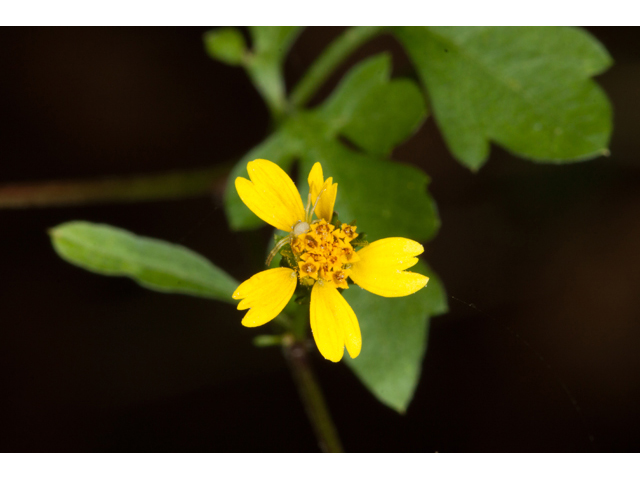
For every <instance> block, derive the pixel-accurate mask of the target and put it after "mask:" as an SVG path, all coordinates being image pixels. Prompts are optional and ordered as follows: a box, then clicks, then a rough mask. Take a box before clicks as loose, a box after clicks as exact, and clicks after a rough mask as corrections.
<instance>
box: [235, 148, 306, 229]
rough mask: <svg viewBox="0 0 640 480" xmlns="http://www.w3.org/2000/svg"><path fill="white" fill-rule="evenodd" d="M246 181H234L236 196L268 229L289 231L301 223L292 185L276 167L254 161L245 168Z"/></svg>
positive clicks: (299, 204) (299, 202)
mask: <svg viewBox="0 0 640 480" xmlns="http://www.w3.org/2000/svg"><path fill="white" fill-rule="evenodd" d="M247 172H249V178H251V181H249V180H247V179H246V178H242V177H238V178H236V182H235V183H236V190H237V191H238V195H240V198H241V199H242V201H243V202H244V204H245V205H246V206H247V207H249V209H250V210H251V211H252V212H253V213H255V214H256V215H257V216H258V217H260V218H261V219H262V220H264V221H265V222H267V223H268V224H269V225H273V226H274V227H276V228H278V229H280V230H284V231H285V232H289V231H291V228H292V227H293V226H294V225H295V224H296V223H297V222H298V220H301V221H304V207H303V206H302V199H301V198H300V193H299V192H298V189H297V188H296V186H295V184H294V183H293V181H292V180H291V178H290V177H289V175H287V173H286V172H285V171H284V170H282V169H281V168H280V167H279V166H278V165H276V164H275V163H273V162H270V161H269V160H262V159H257V160H254V161H253V162H249V163H248V164H247Z"/></svg>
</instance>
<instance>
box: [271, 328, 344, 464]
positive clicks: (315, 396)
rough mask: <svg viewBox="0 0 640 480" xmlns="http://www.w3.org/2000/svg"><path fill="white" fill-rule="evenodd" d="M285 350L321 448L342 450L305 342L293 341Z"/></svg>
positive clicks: (329, 450)
mask: <svg viewBox="0 0 640 480" xmlns="http://www.w3.org/2000/svg"><path fill="white" fill-rule="evenodd" d="M284 352H285V357H286V358H287V360H288V362H289V367H290V368H291V373H292V374H293V379H294V381H295V382H296V385H297V387H298V392H299V393H300V397H301V399H302V403H303V404H304V407H305V410H306V411H307V416H308V417H309V420H310V421H311V425H313V429H314V431H315V433H316V437H317V439H318V443H319V444H320V448H321V449H322V451H323V452H327V453H340V452H342V451H343V450H342V444H341V443H340V438H339V437H338V431H337V430H336V427H335V425H334V424H333V420H332V419H331V415H330V413H329V410H328V409H327V405H326V403H325V401H324V396H323V395H322V390H320V384H319V383H318V380H317V379H316V376H315V374H314V373H313V370H312V369H311V364H310V362H309V355H308V353H309V352H308V351H307V348H306V347H305V344H304V342H301V341H291V342H289V343H287V344H285V346H284Z"/></svg>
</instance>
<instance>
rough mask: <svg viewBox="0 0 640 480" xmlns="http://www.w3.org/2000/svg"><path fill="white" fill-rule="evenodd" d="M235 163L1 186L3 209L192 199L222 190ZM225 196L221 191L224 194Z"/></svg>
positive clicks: (0, 202)
mask: <svg viewBox="0 0 640 480" xmlns="http://www.w3.org/2000/svg"><path fill="white" fill-rule="evenodd" d="M230 170H231V165H230V164H229V165H227V164H224V165H217V166H214V167H206V168H200V169H193V170H180V171H174V172H166V173H159V174H152V175H137V176H131V177H106V178H97V179H82V180H59V181H52V182H30V183H15V184H6V185H0V209H18V208H32V207H61V206H70V205H94V204H104V203H126V202H141V201H151V200H171V199H178V198H192V197H199V196H204V195H206V194H212V193H214V192H217V191H218V190H219V191H220V192H222V190H223V188H224V180H225V179H226V177H227V175H228V174H229V171H230ZM220 195H221V193H220Z"/></svg>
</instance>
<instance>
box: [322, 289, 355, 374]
mask: <svg viewBox="0 0 640 480" xmlns="http://www.w3.org/2000/svg"><path fill="white" fill-rule="evenodd" d="M310 312H311V331H312V332H313V338H314V339H315V341H316V345H317V346H318V350H319V351H320V353H321V354H322V356H323V357H324V358H326V359H327V360H331V361H332V362H339V361H340V360H341V359H342V357H343V355H344V347H345V346H346V347H347V351H348V352H349V355H350V356H351V357H352V358H355V357H357V356H358V355H359V354H360V349H361V346H362V335H361V333H360V326H359V324H358V319H357V318H356V314H355V313H354V311H353V309H352V308H351V306H350V305H349V304H348V303H347V301H346V300H345V299H344V297H343V296H342V295H340V293H339V292H338V290H337V289H336V288H335V287H332V286H329V285H322V284H321V283H320V282H317V283H316V284H315V285H314V286H313V289H312V290H311V306H310Z"/></svg>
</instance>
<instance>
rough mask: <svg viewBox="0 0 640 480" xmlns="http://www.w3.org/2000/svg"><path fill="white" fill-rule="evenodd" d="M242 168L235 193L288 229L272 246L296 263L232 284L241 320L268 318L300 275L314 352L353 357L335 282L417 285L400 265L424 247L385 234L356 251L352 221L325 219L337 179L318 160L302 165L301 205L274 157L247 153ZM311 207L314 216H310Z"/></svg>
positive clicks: (400, 288)
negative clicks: (306, 168)
mask: <svg viewBox="0 0 640 480" xmlns="http://www.w3.org/2000/svg"><path fill="white" fill-rule="evenodd" d="M247 171H248V172H249V178H250V179H251V180H247V179H246V178H242V177H238V178H236V182H235V184H236V189H237V191H238V194H239V195H240V198H241V199H242V201H243V202H244V204H245V205H246V206H247V207H249V209H250V210H251V211H252V212H253V213H255V214H256V215H257V216H258V217H260V218H261V219H262V220H264V221H265V222H267V223H268V224H269V225H272V226H274V227H275V228H277V229H279V230H284V231H285V232H287V233H289V236H288V237H285V238H284V239H283V240H282V241H281V242H279V243H278V245H276V249H278V248H280V247H282V246H283V245H285V244H286V243H289V244H290V245H291V250H292V252H293V254H294V256H295V259H296V265H297V267H296V268H286V267H280V268H272V269H269V270H265V271H263V272H260V273H257V274H256V275H254V276H252V277H251V278H250V279H249V280H247V281H245V282H243V283H242V284H241V285H240V286H239V287H238V289H237V290H236V291H235V292H233V298H234V299H236V300H241V302H240V303H239V304H238V310H247V309H249V311H248V312H247V314H246V315H245V316H244V318H243V319H242V324H243V325H244V326H246V327H257V326H260V325H264V324H265V323H267V322H269V321H271V320H273V319H274V318H275V317H277V316H278V314H280V312H282V310H283V309H284V307H285V306H286V305H287V303H289V300H291V297H292V296H293V293H294V291H295V290H296V287H297V285H298V282H300V285H302V286H306V287H311V306H310V314H311V330H312V332H313V338H314V339H315V341H316V345H317V346H318V350H319V351H320V353H321V354H322V355H323V356H324V357H325V358H327V359H328V360H331V361H333V362H338V361H340V359H341V358H342V355H343V354H344V347H345V346H346V348H347V351H348V352H349V355H351V358H356V357H357V356H358V355H359V354H360V348H361V346H362V337H361V335H360V326H359V325H358V319H357V318H356V315H355V313H354V312H353V309H352V308H351V307H350V306H349V304H348V303H347V301H346V300H345V299H344V297H343V296H342V295H341V294H340V292H339V291H338V289H339V288H342V289H345V288H349V286H348V284H347V279H348V278H350V279H351V280H352V281H353V282H354V283H355V284H357V285H359V286H360V287H362V288H364V289H365V290H368V291H370V292H372V293H375V294H376V295H380V296H383V297H403V296H405V295H410V294H412V293H415V292H417V291H418V290H420V289H421V288H423V287H424V286H425V285H426V284H427V281H428V280H429V279H428V278H427V277H425V276H424V275H420V274H418V273H413V272H406V271H405V270H406V269H407V268H409V267H412V266H414V265H415V264H416V263H417V262H418V259H417V258H416V256H417V255H420V254H421V253H422V252H423V251H424V249H423V248H422V245H420V244H419V243H417V242H414V241H413V240H409V239H406V238H399V237H396V238H385V239H383V240H378V241H375V242H373V243H370V244H368V245H367V246H365V247H364V248H361V249H360V250H357V252H356V250H355V248H354V246H353V245H351V242H352V241H353V240H355V238H356V237H357V236H358V234H357V233H355V231H356V227H355V226H352V225H348V224H345V223H343V224H342V225H341V226H339V227H336V226H334V225H332V224H331V223H330V222H331V219H332V217H333V207H334V205H335V201H336V195H337V192H338V184H336V183H333V179H332V178H328V179H327V180H326V181H325V180H324V177H323V173H322V166H321V165H320V163H316V164H315V165H314V166H313V168H312V169H311V172H310V173H309V178H308V181H309V196H308V200H307V208H306V210H305V208H304V206H303V204H302V198H301V197H300V193H299V192H298V189H297V188H296V186H295V184H294V183H293V181H292V180H291V178H289V175H287V174H286V172H285V171H284V170H282V169H281V168H280V167H279V166H278V165H276V164H275V163H273V162H270V161H268V160H260V159H258V160H254V161H253V162H249V164H248V165H247ZM314 213H315V215H316V217H317V220H313V221H312V217H313V214H314ZM274 250H275V249H274ZM268 263H269V262H268ZM390 321H393V320H392V319H390Z"/></svg>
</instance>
